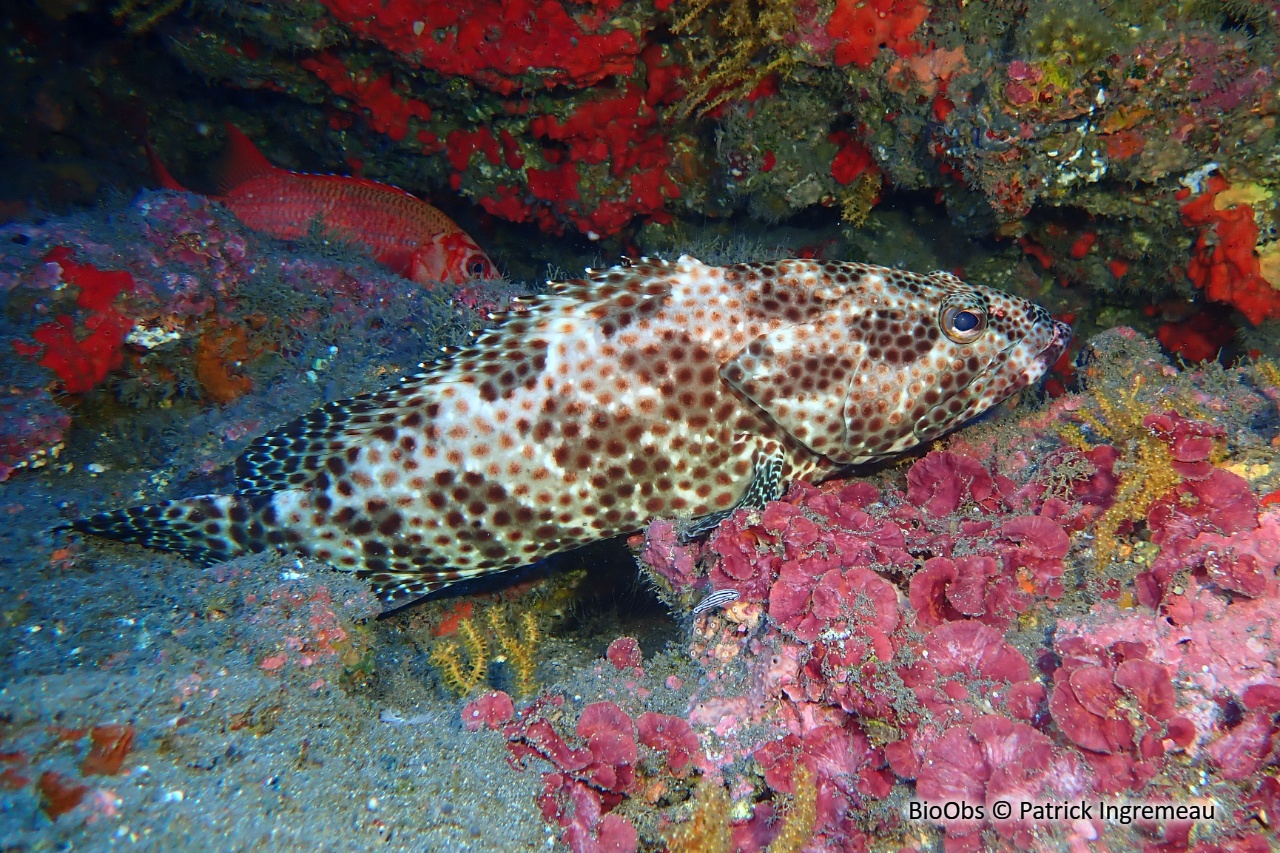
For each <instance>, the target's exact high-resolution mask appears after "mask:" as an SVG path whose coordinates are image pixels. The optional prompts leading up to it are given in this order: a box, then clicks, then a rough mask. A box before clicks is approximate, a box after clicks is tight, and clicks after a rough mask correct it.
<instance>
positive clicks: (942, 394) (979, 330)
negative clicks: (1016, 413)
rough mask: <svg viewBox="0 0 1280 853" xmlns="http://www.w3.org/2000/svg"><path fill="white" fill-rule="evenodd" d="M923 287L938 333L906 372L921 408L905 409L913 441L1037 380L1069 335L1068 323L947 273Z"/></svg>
mask: <svg viewBox="0 0 1280 853" xmlns="http://www.w3.org/2000/svg"><path fill="white" fill-rule="evenodd" d="M925 288H926V292H927V293H929V298H930V300H931V301H934V302H936V304H937V311H936V312H935V314H934V316H933V325H934V327H935V328H936V333H934V334H933V335H931V337H932V345H931V347H930V348H929V349H928V351H927V352H925V351H924V349H923V348H921V349H920V351H921V353H922V356H923V357H922V359H920V360H918V361H917V363H916V365H915V366H914V367H911V368H908V369H907V371H906V373H907V376H906V377H905V378H907V379H909V380H910V381H911V384H912V385H915V384H917V383H918V384H919V387H920V389H921V390H922V392H923V395H922V398H921V399H922V402H923V403H924V405H923V406H920V405H919V404H914V405H910V406H909V407H908V406H905V405H904V408H903V410H904V412H907V413H908V414H909V416H910V422H911V424H912V433H911V439H912V441H911V443H912V444H923V443H924V442H927V441H931V440H933V439H935V438H937V437H939V436H941V435H943V434H945V433H947V432H950V431H951V430H953V429H955V428H957V427H959V426H961V425H962V424H964V423H965V422H966V421H968V420H970V419H972V418H974V417H977V416H978V415H980V414H982V413H983V412H985V411H987V410H988V409H990V408H991V407H992V406H995V405H996V404H998V403H1000V402H1002V401H1004V400H1006V399H1008V398H1009V397H1011V396H1013V395H1014V394H1016V393H1018V392H1019V391H1021V390H1022V389H1024V388H1027V387H1029V386H1031V385H1033V384H1035V383H1036V382H1038V381H1039V380H1040V379H1041V377H1043V376H1044V375H1045V373H1047V372H1048V371H1049V369H1050V368H1052V367H1053V365H1054V363H1055V362H1056V361H1057V360H1058V358H1059V356H1061V355H1062V353H1063V352H1064V351H1065V350H1066V348H1067V345H1068V344H1069V343H1070V342H1071V336H1072V332H1071V326H1069V325H1067V324H1066V323H1064V322H1062V321H1060V320H1055V319H1054V318H1053V316H1052V315H1050V314H1049V312H1048V311H1047V310H1045V309H1044V308H1042V307H1041V306H1039V305H1037V304H1036V303H1034V302H1031V301H1030V300H1027V299H1022V298H1021V297H1018V296H1013V295H1012V294H1009V293H1005V292H1003V291H1001V290H997V289H995V288H992V287H986V286H984V285H979V284H970V283H966V282H964V281H962V280H961V279H959V278H957V277H956V276H954V275H952V274H951V273H948V272H935V273H933V274H932V275H930V276H928V277H927V284H926V285H925ZM935 377H936V378H937V381H934V380H935ZM905 402H906V401H904V403H905Z"/></svg>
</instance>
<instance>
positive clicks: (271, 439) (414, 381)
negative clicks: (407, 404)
mask: <svg viewBox="0 0 1280 853" xmlns="http://www.w3.org/2000/svg"><path fill="white" fill-rule="evenodd" d="M421 377H422V374H416V375H414V376H406V377H404V378H403V379H401V380H400V381H399V382H398V383H397V384H395V385H392V386H391V387H390V388H387V389H384V390H382V391H374V392H371V393H368V394H361V395H359V396H358V397H350V398H348V399H346V400H335V401H334V402H332V403H326V404H325V405H323V406H321V407H320V408H318V409H316V410H314V411H311V412H308V413H307V414H305V415H302V416H301V417H299V418H296V419H294V420H292V421H290V422H289V423H287V424H285V425H284V426H282V427H279V428H278V429H274V430H272V431H271V432H269V433H267V434H266V435H261V436H258V437H257V438H255V439H254V440H253V442H252V443H251V444H250V445H249V446H248V447H247V448H245V451H244V452H243V453H241V454H240V456H239V458H237V459H236V484H237V488H238V489H239V490H240V491H264V492H278V491H282V490H284V489H296V488H299V487H304V486H306V485H307V484H309V483H310V482H311V480H312V478H313V477H314V476H315V474H316V472H318V471H319V470H320V469H321V468H322V467H323V466H324V464H325V461H326V460H327V459H328V458H329V457H330V456H331V455H333V454H334V453H337V452H343V451H345V450H346V449H347V448H350V447H353V446H355V445H356V444H357V443H358V442H357V441H356V440H355V439H357V438H358V436H359V435H360V434H361V433H365V432H370V431H372V430H375V429H377V428H378V427H379V426H381V425H382V424H383V423H384V422H385V421H383V420H381V419H380V418H382V416H383V415H384V414H385V415H388V417H395V415H394V414H390V413H394V412H397V411H398V410H399V409H400V406H401V404H402V403H403V401H404V400H405V399H406V398H408V397H410V396H411V395H412V394H414V393H415V392H416V390H417V387H418V382H419V381H420V379H421Z"/></svg>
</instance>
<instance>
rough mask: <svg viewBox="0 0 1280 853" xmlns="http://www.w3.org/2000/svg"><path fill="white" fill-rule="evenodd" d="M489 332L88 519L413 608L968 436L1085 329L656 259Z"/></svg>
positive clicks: (557, 287) (942, 296) (936, 278)
mask: <svg viewBox="0 0 1280 853" xmlns="http://www.w3.org/2000/svg"><path fill="white" fill-rule="evenodd" d="M498 319H499V323H498V325H497V328H495V329H493V330H491V331H488V332H485V333H484V334H482V335H481V336H480V337H479V338H478V339H477V340H476V342H475V344H474V346H472V347H470V348H468V349H465V350H460V351H457V352H453V353H450V354H448V355H446V356H445V358H444V359H442V360H441V361H439V362H437V363H435V364H434V365H431V366H429V367H427V368H425V369H424V370H423V372H421V373H419V374H416V375H414V376H410V377H407V378H405V379H404V380H402V381H401V382H400V383H399V384H397V385H395V386H393V387H391V388H389V389H387V390H384V391H380V392H377V393H373V394H367V395H363V396H360V397H356V398H353V399H351V400H344V401H339V402H335V403H331V404H329V405H326V406H324V407H323V408H321V409H317V410H316V411H314V412H311V413H310V414H307V415H304V416H303V417H301V418H299V419H298V420H296V421H294V422H293V423H291V424H289V425H287V426H285V427H283V428H282V429H279V430H277V431H275V432H272V433H269V434H267V435H265V436H263V437H261V438H259V439H257V440H256V441H255V442H254V443H253V444H252V445H251V446H250V447H249V448H248V449H247V450H246V451H245V453H244V454H243V455H242V456H241V458H240V459H239V460H238V461H237V463H236V473H237V477H238V481H239V482H238V486H239V491H238V492H237V493H235V494H231V495H208V496H204V497H197V498H191V499H187V500H179V501H169V502H165V503H160V504H155V505H150V506H144V507H134V508H130V509H123V510H117V511H114V512H107V513H102V514H100V515H96V516H92V517H89V518H84V519H80V520H78V521H76V522H73V525H72V526H73V527H75V528H77V529H79V530H81V531H85V532H88V533H93V534H98V535H102V536H107V537H111V538H115V539H122V540H126V541H133V542H139V543H142V544H145V545H149V546H152V547H158V548H163V549H167V550H173V551H179V552H182V553H183V554H186V555H187V556H189V557H192V558H194V559H198V560H202V561H205V562H215V561H219V560H225V559H228V558H230V557H233V556H235V555H238V554H243V553H247V552H256V551H263V550H266V549H268V548H276V549H279V550H283V551H296V552H300V553H303V554H306V555H310V556H312V557H315V558H317V559H320V560H324V561H326V562H328V563H330V564H332V565H333V566H334V567H336V568H339V569H345V570H349V571H354V572H357V573H359V574H360V575H362V576H365V577H368V578H370V579H371V580H372V581H373V583H374V585H375V588H376V589H377V591H378V593H379V595H380V596H381V597H382V598H383V599H384V600H385V601H386V602H388V603H390V604H400V603H403V602H406V601H409V600H412V599H413V598H417V597H419V596H421V595H424V594H427V593H429V592H432V591H434V590H436V589H439V588H442V587H444V586H447V585H448V584H451V583H454V582H457V581H460V580H465V579H467V578H471V577H475V576H477V575H481V574H486V573H489V572H495V571H501V570H504V569H510V568H514V567H517V566H521V565H525V564H528V563H532V562H534V561H536V560H538V559H540V558H542V557H545V556H547V555H549V554H552V553H555V552H559V551H564V550H568V549H570V548H574V547H577V546H580V545H583V544H586V543H588V542H591V541H595V540H598V539H603V538H607V537H613V536H617V535H620V534H624V533H629V532H633V531H636V530H638V529H640V528H642V527H643V526H644V525H645V524H646V523H647V522H648V521H649V520H651V519H653V518H655V517H664V516H665V517H682V518H685V519H688V520H689V524H688V529H689V531H690V532H692V533H698V532H702V531H705V530H708V529H710V528H712V527H714V525H715V524H716V523H718V521H719V520H720V519H721V518H723V517H725V516H727V515H728V514H729V513H731V512H732V511H734V510H735V509H736V508H738V507H741V506H744V505H753V506H760V505H763V503H764V502H766V501H768V500H771V499H775V498H777V497H779V496H781V494H782V493H783V491H784V489H785V485H786V484H787V483H788V482H789V481H791V480H793V479H797V478H801V479H810V480H816V479H821V478H823V477H827V476H830V475H831V474H834V473H836V472H838V471H840V470H841V469H842V468H845V467H847V466H849V465H853V464H858V463H864V462H870V461H874V460H878V459H882V458H885V457H888V456H892V455H894V454H897V453H900V452H901V451H903V450H906V449H908V448H911V447H913V446H915V445H917V444H920V443H922V442H927V441H930V440H932V439H934V438H937V437H938V436H940V435H942V434H944V433H946V432H948V431H949V430H951V429H954V428H956V427H958V426H959V425H961V424H962V423H964V422H965V421H966V420H968V419H970V418H972V417H974V416H975V415H977V414H979V413H981V412H982V411H984V410H986V409H987V408H989V407H990V406H992V405H994V404H996V403H997V402H999V401H1001V400H1003V399H1005V398H1006V397H1008V396H1009V395H1010V394H1013V393H1014V392H1016V391H1018V390H1019V389H1021V388H1024V387H1026V386H1027V385H1029V384H1031V383H1033V382H1035V381H1036V380H1038V379H1039V378H1040V376H1041V375H1043V373H1044V372H1045V371H1046V369H1047V368H1048V367H1049V366H1050V365H1051V364H1053V362H1054V361H1055V360H1056V359H1057V357H1058V355H1059V354H1060V353H1061V352H1062V350H1063V348H1064V347H1065V346H1066V344H1067V342H1068V340H1069V339H1070V334H1071V332H1070V327H1068V326H1066V325H1065V324H1063V323H1060V322H1056V321H1054V320H1053V319H1052V318H1051V317H1050V316H1049V315H1048V313H1047V312H1045V311H1044V309H1042V308H1040V307H1039V306H1036V305H1034V304H1032V303H1030V302H1027V301H1025V300H1022V299H1019V298H1016V297H1013V296H1009V295H1007V294H1004V293H1001V292H999V291H996V290H992V289H990V288H986V287H982V286H979V285H972V284H966V283H964V282H962V281H961V280H960V279H958V278H956V277H955V276H953V275H951V274H949V273H944V272H937V273H933V274H931V275H927V276H926V275H917V274H914V273H909V272H903V271H899V270H892V269H887V268H884V267H877V266H871V265H867V264H860V263H832V262H826V263H824V262H818V261H808V260H787V261H778V262H773V263H755V264H737V265H733V266H727V267H712V266H707V265H705V264H702V263H701V262H699V261H697V260H696V259H694V258H691V257H688V256H685V257H681V258H680V259H679V260H677V261H675V262H666V261H659V260H650V259H645V260H642V261H640V262H639V263H636V264H634V265H629V266H619V267H614V268H612V269H609V270H601V271H589V272H588V276H587V278H585V279H580V280H575V281H569V282H561V283H555V284H553V285H552V290H551V291H550V292H549V293H548V294H546V295H543V296H539V297H536V298H534V299H532V300H530V302H529V304H528V309H527V310H525V311H520V312H513V313H510V314H507V315H504V316H503V317H501V318H498Z"/></svg>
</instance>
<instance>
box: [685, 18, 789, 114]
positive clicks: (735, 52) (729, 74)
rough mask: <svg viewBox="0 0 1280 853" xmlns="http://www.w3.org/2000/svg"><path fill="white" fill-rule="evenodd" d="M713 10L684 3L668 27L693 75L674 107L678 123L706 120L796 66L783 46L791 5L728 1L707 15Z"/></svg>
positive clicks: (787, 29)
mask: <svg viewBox="0 0 1280 853" xmlns="http://www.w3.org/2000/svg"><path fill="white" fill-rule="evenodd" d="M713 5H716V4H715V0H687V2H685V3H683V4H682V6H681V7H680V9H679V13H680V14H679V16H678V17H677V18H676V19H675V20H674V21H673V22H672V24H671V31H672V32H673V33H675V34H676V35H678V36H682V37H683V38H682V39H681V41H680V46H681V47H682V49H683V50H684V52H685V55H686V56H687V57H688V59H689V63H690V64H691V65H692V66H693V69H694V71H695V72H696V73H695V75H694V79H693V80H692V82H690V84H689V86H688V88H687V90H686V92H685V96H684V98H682V99H681V101H680V103H679V104H678V105H677V109H676V112H677V114H678V115H680V116H681V117H682V118H683V117H688V116H690V115H693V114H695V113H696V114H697V115H706V114H707V113H709V112H711V111H712V110H714V109H715V108H716V107H718V106H720V105H721V104H724V103H726V102H728V101H731V100H733V99H734V98H740V97H742V96H744V95H746V94H748V93H749V92H750V91H751V90H752V89H754V88H755V87H756V86H758V85H759V84H760V83H761V82H763V81H764V79H765V78H766V77H768V76H769V75H770V74H772V73H774V72H775V71H786V70H788V69H790V68H791V67H793V66H794V65H796V64H797V62H798V59H797V58H796V57H795V56H794V55H793V54H792V53H791V51H790V50H789V49H787V48H786V47H785V46H784V45H783V39H784V37H785V36H786V35H787V33H789V32H791V31H793V30H794V29H795V27H796V13H795V7H794V5H793V4H792V3H791V2H790V0H729V2H728V3H727V4H725V6H724V8H723V9H722V10H720V11H717V12H716V13H715V14H709V12H710V11H711V9H712V6H713ZM762 54H763V56H762Z"/></svg>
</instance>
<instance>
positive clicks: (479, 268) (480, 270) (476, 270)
mask: <svg viewBox="0 0 1280 853" xmlns="http://www.w3.org/2000/svg"><path fill="white" fill-rule="evenodd" d="M487 266H488V264H486V263H485V262H484V261H472V262H471V265H470V266H468V267H467V272H469V273H471V275H472V276H474V277H476V278H479V277H480V276H482V275H484V272H485V268H486V267H487Z"/></svg>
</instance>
